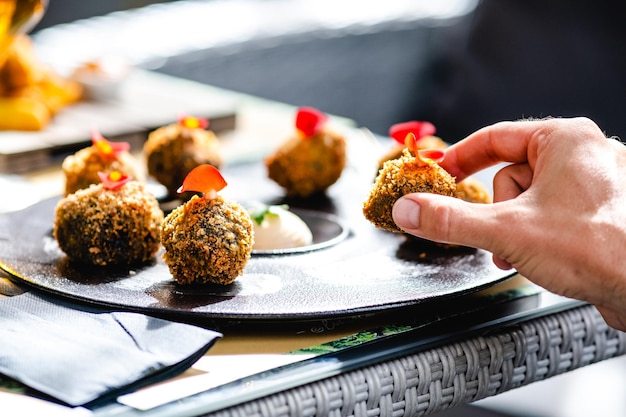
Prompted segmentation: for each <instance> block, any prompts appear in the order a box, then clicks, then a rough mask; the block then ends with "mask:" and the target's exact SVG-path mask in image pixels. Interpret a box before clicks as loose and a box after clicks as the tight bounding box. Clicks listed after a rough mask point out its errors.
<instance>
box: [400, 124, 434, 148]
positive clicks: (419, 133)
mask: <svg viewBox="0 0 626 417" xmlns="http://www.w3.org/2000/svg"><path fill="white" fill-rule="evenodd" d="M435 131H436V129H435V126H434V125H433V124H432V123H430V122H418V121H416V120H413V121H410V122H403V123H396V124H394V125H392V126H391V127H390V128H389V136H391V137H392V138H394V139H395V140H396V141H397V142H399V143H401V144H403V145H404V144H405V140H406V135H407V134H409V133H412V134H414V135H415V138H416V141H419V140H420V139H421V138H423V137H424V136H431V135H434V134H435Z"/></svg>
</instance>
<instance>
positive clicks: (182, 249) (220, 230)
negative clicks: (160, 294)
mask: <svg viewBox="0 0 626 417" xmlns="http://www.w3.org/2000/svg"><path fill="white" fill-rule="evenodd" d="M161 242H162V244H163V247H164V248H165V254H164V255H163V259H164V260H165V263H166V264H167V265H168V267H169V269H170V272H171V273H172V276H173V277H174V279H175V280H176V282H178V283H179V284H192V283H201V284H202V283H214V284H221V285H227V284H230V283H231V282H233V281H234V280H235V279H236V278H237V277H238V276H240V275H241V274H243V270H244V268H245V266H246V264H247V262H248V260H249V259H250V255H251V253H252V246H253V243H254V241H253V234H252V221H251V220H250V216H249V214H248V212H247V211H246V210H244V209H243V208H242V207H241V206H240V205H239V204H237V203H234V202H230V201H227V200H224V199H223V198H222V197H221V196H217V197H215V198H213V199H205V198H201V197H198V196H193V197H192V198H191V199H190V200H189V201H188V202H186V203H185V204H184V205H181V206H179V207H178V208H176V209H175V210H174V211H172V212H171V213H170V214H169V215H168V216H167V217H166V218H165V221H164V222H163V226H162V228H161Z"/></svg>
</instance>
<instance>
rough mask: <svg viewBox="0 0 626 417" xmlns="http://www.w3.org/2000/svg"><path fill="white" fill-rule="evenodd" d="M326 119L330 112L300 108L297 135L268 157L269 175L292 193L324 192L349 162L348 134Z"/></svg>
mask: <svg viewBox="0 0 626 417" xmlns="http://www.w3.org/2000/svg"><path fill="white" fill-rule="evenodd" d="M325 122H326V116H325V115H324V114H323V113H321V112H319V111H318V110H315V109H311V108H301V109H299V110H298V113H297V116H296V128H297V133H296V135H295V136H293V137H292V138H290V139H288V140H287V141H286V142H284V143H283V144H282V145H281V146H280V148H279V149H277V150H276V152H275V153H274V154H273V155H270V156H269V157H267V158H266V159H265V165H266V166H267V169H268V176H269V178H270V179H272V180H274V181H275V182H276V183H277V184H278V185H280V186H281V187H283V188H284V189H285V192H286V194H287V195H288V196H290V197H302V198H306V197H309V196H311V195H314V194H317V193H321V192H324V191H326V189H328V187H330V186H331V185H333V184H334V183H335V182H337V180H338V179H339V178H340V177H341V174H342V172H343V169H344V167H345V165H346V142H345V138H344V137H343V135H341V134H339V133H337V132H334V131H332V130H330V129H329V128H327V127H326V123H325Z"/></svg>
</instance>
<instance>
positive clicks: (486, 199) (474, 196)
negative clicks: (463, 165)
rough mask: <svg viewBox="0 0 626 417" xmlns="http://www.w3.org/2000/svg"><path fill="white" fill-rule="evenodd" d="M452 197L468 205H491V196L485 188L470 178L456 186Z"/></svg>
mask: <svg viewBox="0 0 626 417" xmlns="http://www.w3.org/2000/svg"><path fill="white" fill-rule="evenodd" d="M454 196H455V197H457V198H460V199H462V200H465V201H469V202H470V203H484V204H487V203H491V196H490V195H489V191H487V188H485V186H484V185H483V184H482V183H481V182H480V181H478V180H476V179H474V178H472V177H467V178H465V179H464V180H463V181H461V182H459V183H457V184H456V193H455V194H454Z"/></svg>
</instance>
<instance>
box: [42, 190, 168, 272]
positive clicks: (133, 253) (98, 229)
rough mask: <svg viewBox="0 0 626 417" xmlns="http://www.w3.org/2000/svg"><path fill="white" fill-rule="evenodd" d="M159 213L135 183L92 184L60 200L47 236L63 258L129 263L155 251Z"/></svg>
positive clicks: (147, 257)
mask: <svg viewBox="0 0 626 417" xmlns="http://www.w3.org/2000/svg"><path fill="white" fill-rule="evenodd" d="M162 221H163V212H162V211H161V209H160V208H159V204H158V202H157V200H156V198H155V197H154V195H152V194H151V193H149V192H148V191H146V190H145V189H144V186H143V184H141V183H140V182H138V181H130V182H128V183H126V184H124V185H123V186H121V187H120V188H118V189H114V190H111V189H107V188H105V186H104V184H102V183H100V184H92V185H91V186H89V188H85V189H82V190H79V191H77V192H75V193H73V194H70V195H68V196H67V197H65V198H63V199H61V200H60V201H59V203H58V204H57V206H56V210H55V220H54V228H53V235H54V237H55V239H56V240H57V242H58V245H59V248H60V249H61V250H62V251H63V252H65V254H66V255H67V256H68V258H69V259H71V260H72V261H78V262H81V263H87V264H93V265H100V266H105V265H134V264H140V263H144V262H147V261H149V260H150V259H152V258H153V257H154V255H155V254H156V253H157V251H158V250H159V233H160V228H161V222H162Z"/></svg>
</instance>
